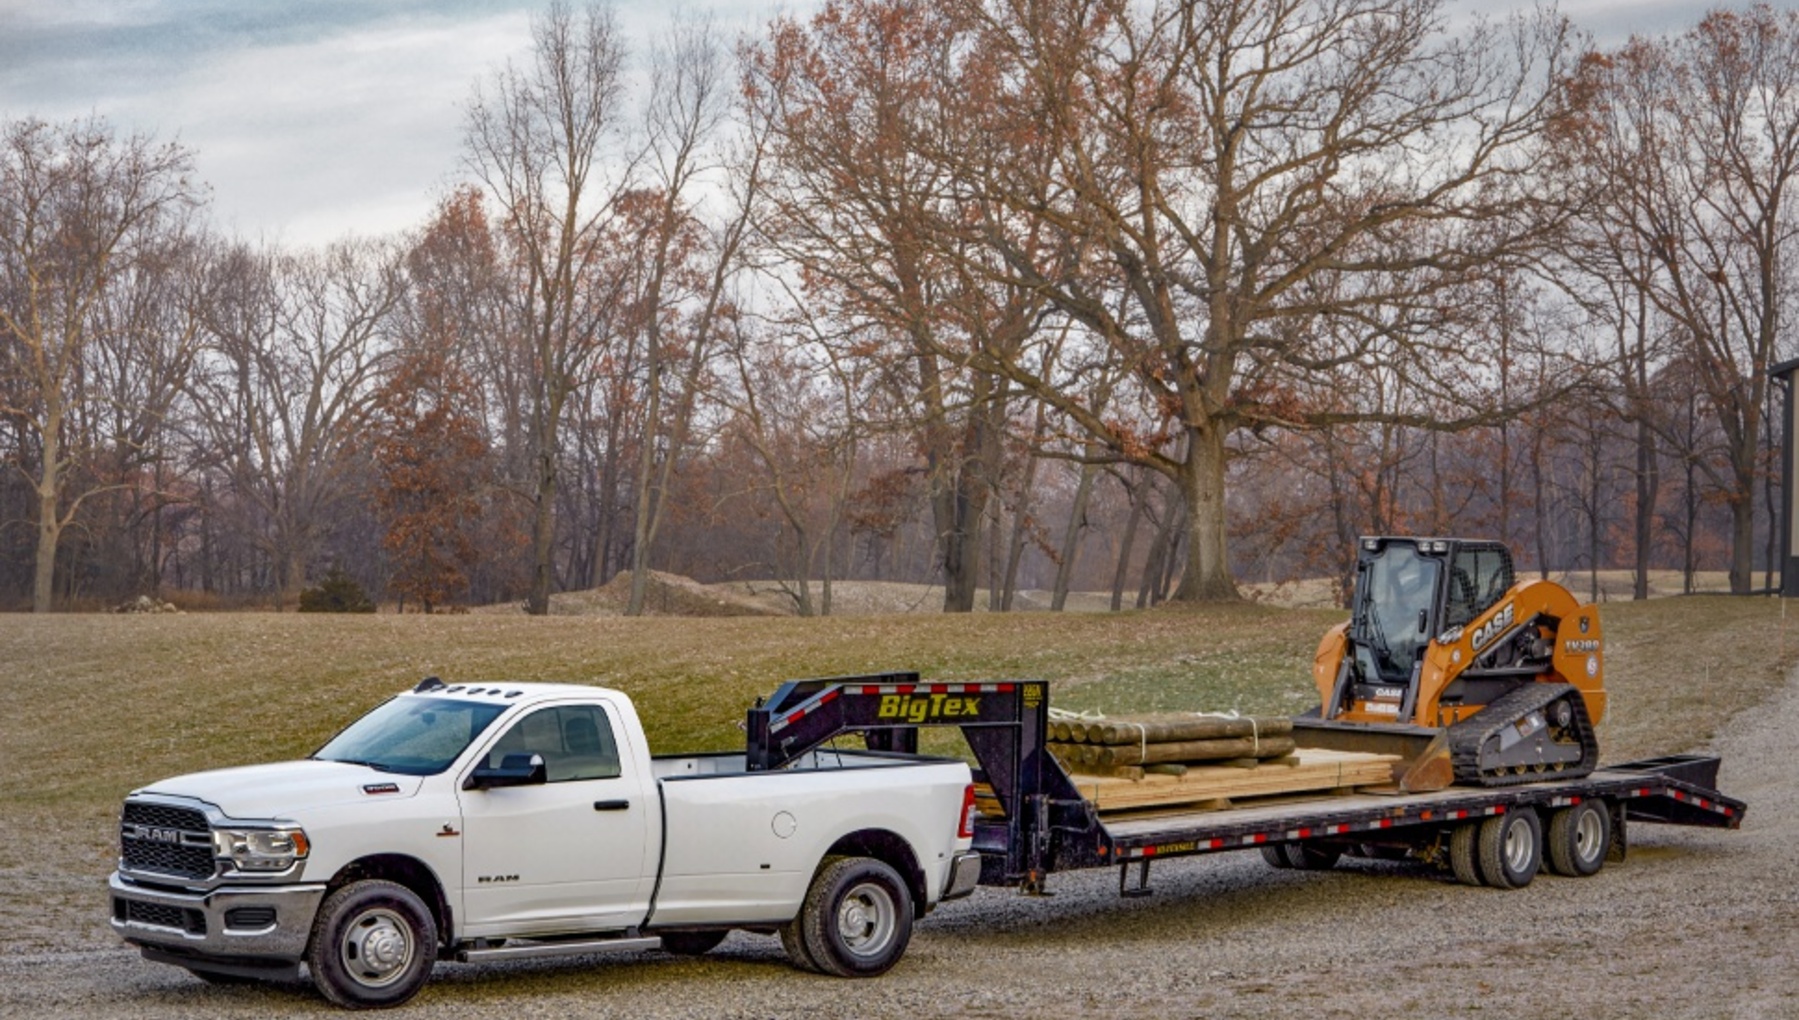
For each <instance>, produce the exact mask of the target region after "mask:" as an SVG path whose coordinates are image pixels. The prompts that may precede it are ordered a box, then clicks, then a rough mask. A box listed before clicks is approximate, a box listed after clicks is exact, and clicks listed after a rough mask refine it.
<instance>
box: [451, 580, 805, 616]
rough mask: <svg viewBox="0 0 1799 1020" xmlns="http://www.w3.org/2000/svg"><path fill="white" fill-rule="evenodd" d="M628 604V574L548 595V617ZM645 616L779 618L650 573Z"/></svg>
mask: <svg viewBox="0 0 1799 1020" xmlns="http://www.w3.org/2000/svg"><path fill="white" fill-rule="evenodd" d="M630 603H631V575H630V573H628V572H627V573H622V574H619V575H618V576H616V577H614V578H613V579H612V580H610V581H608V582H606V583H605V584H604V585H601V586H600V587H598V588H589V589H587V590H586V591H565V592H558V593H557V594H555V595H551V596H550V615H551V616H623V615H624V614H625V607H626V606H628V605H630ZM474 611H475V612H477V613H509V612H522V611H523V603H506V604H504V605H497V606H482V607H480V608H478V609H476V610H474ZM643 613H644V615H645V616H781V615H783V614H782V613H780V612H779V611H777V610H774V609H770V608H769V607H768V606H766V605H762V604H760V603H758V602H757V601H755V600H754V599H752V598H749V597H747V596H744V595H740V594H738V593H736V592H733V591H730V590H727V589H722V588H711V587H708V586H706V585H703V584H701V583H699V582H698V581H695V580H694V579H693V578H691V577H682V576H681V575H679V574H665V573H663V572H662V571H660V570H652V571H650V576H649V580H648V582H647V586H646V588H645V590H644V597H643Z"/></svg>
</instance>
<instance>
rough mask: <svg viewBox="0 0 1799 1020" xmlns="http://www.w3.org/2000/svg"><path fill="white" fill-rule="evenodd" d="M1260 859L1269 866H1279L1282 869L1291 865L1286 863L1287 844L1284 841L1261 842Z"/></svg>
mask: <svg viewBox="0 0 1799 1020" xmlns="http://www.w3.org/2000/svg"><path fill="white" fill-rule="evenodd" d="M1262 860H1265V861H1267V862H1268V866H1269V867H1271V868H1279V869H1281V870H1282V871H1285V870H1287V869H1288V868H1291V867H1292V866H1293V865H1291V864H1288V863H1287V844H1285V843H1263V844H1262Z"/></svg>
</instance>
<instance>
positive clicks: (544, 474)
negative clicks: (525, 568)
mask: <svg viewBox="0 0 1799 1020" xmlns="http://www.w3.org/2000/svg"><path fill="white" fill-rule="evenodd" d="M538 443H539V446H540V449H539V450H538V451H537V493H536V502H535V503H534V504H533V510H534V511H535V512H534V513H533V514H532V517H531V592H530V595H529V596H527V597H526V599H525V612H527V613H530V614H531V615H532V616H547V615H549V612H550V582H551V571H550V554H551V552H552V547H553V545H554V543H555V538H556V452H555V450H554V449H553V448H552V446H551V443H550V441H549V440H548V439H547V438H546V437H544V436H542V435H541V434H540V435H539V437H538Z"/></svg>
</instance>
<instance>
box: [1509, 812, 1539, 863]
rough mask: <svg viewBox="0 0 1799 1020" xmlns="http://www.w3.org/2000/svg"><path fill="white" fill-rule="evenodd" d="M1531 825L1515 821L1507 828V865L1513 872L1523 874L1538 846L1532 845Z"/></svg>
mask: <svg viewBox="0 0 1799 1020" xmlns="http://www.w3.org/2000/svg"><path fill="white" fill-rule="evenodd" d="M1531 844H1532V840H1531V838H1530V826H1528V825H1526V824H1525V823H1523V822H1513V823H1512V824H1511V826H1510V827H1508V828H1507V829H1506V830H1505V866H1506V870H1508V871H1511V872H1512V873H1513V874H1522V873H1523V872H1524V870H1525V869H1526V868H1528V867H1530V860H1531V857H1532V856H1534V855H1535V853H1536V848H1535V847H1534V846H1532V845H1531Z"/></svg>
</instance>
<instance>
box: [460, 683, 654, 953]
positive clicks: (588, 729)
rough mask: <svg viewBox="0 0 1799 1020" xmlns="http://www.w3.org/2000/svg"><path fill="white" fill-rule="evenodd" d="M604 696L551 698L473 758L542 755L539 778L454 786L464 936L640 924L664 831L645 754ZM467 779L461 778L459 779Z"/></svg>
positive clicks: (488, 759) (491, 761) (491, 760)
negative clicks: (643, 767) (657, 838)
mask: <svg viewBox="0 0 1799 1020" xmlns="http://www.w3.org/2000/svg"><path fill="white" fill-rule="evenodd" d="M614 717H615V712H614V711H613V710H609V708H608V706H607V705H604V704H598V703H579V704H563V705H548V706H545V707H542V708H538V709H536V710H534V711H532V712H531V713H530V714H528V715H525V716H523V717H521V718H520V719H518V721H517V722H515V723H514V724H513V725H512V726H511V727H510V728H509V729H507V730H506V732H505V733H503V734H501V735H500V736H499V737H498V738H497V739H496V740H494V742H493V743H492V745H491V746H489V747H488V748H487V750H486V751H485V753H484V754H483V755H482V756H481V758H479V759H477V761H476V764H477V765H479V764H491V765H494V766H498V765H499V764H500V763H501V762H502V760H503V759H504V758H505V757H506V756H507V755H509V754H519V753H525V754H537V755H541V756H542V757H543V761H544V766H545V772H546V780H547V781H546V782H544V783H542V784H541V785H532V786H514V787H500V788H495V789H485V790H466V789H463V790H460V792H459V797H460V799H461V803H462V823H463V825H462V828H463V831H462V847H463V869H462V870H463V875H462V881H463V917H464V920H465V922H466V924H465V926H464V931H465V932H466V933H467V934H468V935H469V936H471V937H492V936H500V935H506V934H524V933H548V932H573V931H600V930H605V929H613V928H626V927H630V926H632V925H636V924H640V923H641V922H642V921H643V918H644V914H645V913H646V911H647V910H648V905H649V898H650V891H651V889H652V887H653V886H654V881H655V867H656V860H655V856H654V855H653V853H652V850H653V847H652V845H651V841H650V834H651V833H652V832H657V833H658V834H659V831H660V823H659V821H658V820H657V816H658V814H659V812H660V804H659V803H657V802H656V800H655V794H654V788H653V786H649V785H648V784H649V782H650V777H647V776H643V775H639V774H637V772H638V771H639V770H638V769H637V767H636V763H637V762H638V761H640V760H641V759H642V757H643V755H642V752H638V753H635V754H633V753H632V751H633V749H632V748H630V747H628V746H621V744H620V740H621V739H624V734H623V731H622V730H621V728H619V727H617V726H615V725H613V719H614ZM463 778H465V779H466V776H465V777H463Z"/></svg>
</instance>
